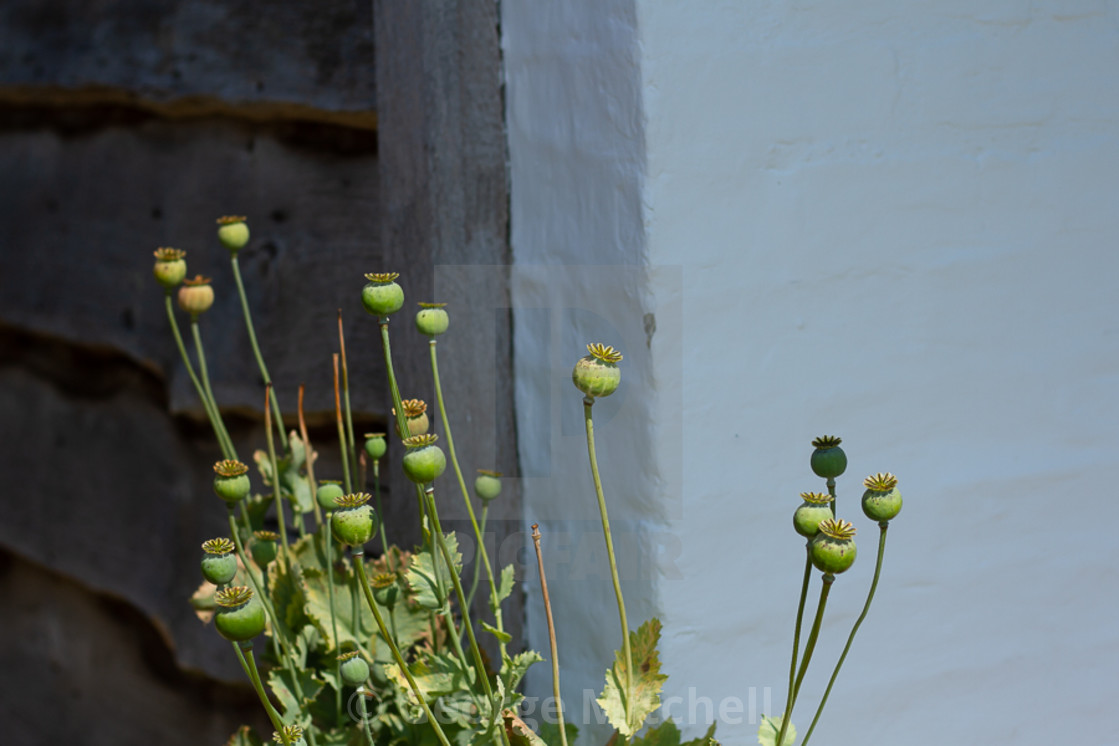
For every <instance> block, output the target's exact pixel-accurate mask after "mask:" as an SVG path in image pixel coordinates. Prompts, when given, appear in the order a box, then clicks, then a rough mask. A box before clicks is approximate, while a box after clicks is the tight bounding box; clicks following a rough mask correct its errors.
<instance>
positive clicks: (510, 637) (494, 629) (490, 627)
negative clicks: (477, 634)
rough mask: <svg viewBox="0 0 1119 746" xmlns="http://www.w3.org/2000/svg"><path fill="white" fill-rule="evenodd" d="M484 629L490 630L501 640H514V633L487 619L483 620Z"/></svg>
mask: <svg viewBox="0 0 1119 746" xmlns="http://www.w3.org/2000/svg"><path fill="white" fill-rule="evenodd" d="M482 629H484V630H485V631H486V632H489V633H490V634H491V635H493V636H494V637H496V638H497V639H498V640H500V641H501V642H504V643H510V642H512V641H513V635H511V634H509V633H508V632H502V631H501V630H499V629H498V628H497V627H495V626H493V625H492V624H490V623H489V622H487V621H484V620H483V621H482Z"/></svg>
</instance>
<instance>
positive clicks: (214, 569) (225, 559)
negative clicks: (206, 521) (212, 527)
mask: <svg viewBox="0 0 1119 746" xmlns="http://www.w3.org/2000/svg"><path fill="white" fill-rule="evenodd" d="M233 549H234V546H233V542H232V541H230V540H229V539H226V538H221V539H210V540H209V541H205V542H202V551H203V552H205V554H203V555H202V577H204V578H206V580H208V581H210V582H211V583H213V584H214V585H225V584H226V583H229V582H230V581H231V580H233V578H234V576H236V575H237V557H236V556H234V554H233Z"/></svg>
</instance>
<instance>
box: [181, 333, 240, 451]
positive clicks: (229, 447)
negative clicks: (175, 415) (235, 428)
mask: <svg viewBox="0 0 1119 746" xmlns="http://www.w3.org/2000/svg"><path fill="white" fill-rule="evenodd" d="M190 334H191V336H192V337H194V352H195V355H196V356H197V357H198V373H199V375H200V376H201V378H202V388H203V389H204V390H205V392H206V400H207V401H208V402H209V404H210V410H211V411H212V412H213V413H214V424H215V425H216V426H217V429H218V432H217V436H218V441H219V442H220V443H221V450H222V453H225V454H233V455H232V456H228V455H227V456H226V458H237V452H236V451H234V450H233V441H232V440H231V439H230V437H229V431H228V430H226V429H225V423H224V422H223V421H222V419H221V410H220V409H218V400H217V399H216V398H215V397H214V391H213V389H211V388H210V370H209V366H207V365H206V351H205V348H204V347H203V346H202V332H201V331H200V329H199V327H198V317H197V316H195V315H192V316H191V317H190Z"/></svg>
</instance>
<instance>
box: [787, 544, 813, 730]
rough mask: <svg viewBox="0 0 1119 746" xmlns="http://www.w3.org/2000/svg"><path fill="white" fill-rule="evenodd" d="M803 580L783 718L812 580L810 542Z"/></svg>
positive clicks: (790, 698)
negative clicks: (805, 604)
mask: <svg viewBox="0 0 1119 746" xmlns="http://www.w3.org/2000/svg"><path fill="white" fill-rule="evenodd" d="M804 555H805V556H804V580H803V581H802V582H801V584H800V601H799V602H798V603H797V621H796V627H795V629H794V630H793V658H792V662H791V663H789V693H788V694H787V695H785V717H786V718H787V717H788V714H789V713H790V712H791V711H792V709H793V686H794V682H795V681H796V673H797V652H798V651H799V650H800V627H801V622H803V621H804V603H805V601H806V600H807V599H808V584H809V583H810V582H811V580H812V540H811V539H809V540H808V541H807V542H805V545H804Z"/></svg>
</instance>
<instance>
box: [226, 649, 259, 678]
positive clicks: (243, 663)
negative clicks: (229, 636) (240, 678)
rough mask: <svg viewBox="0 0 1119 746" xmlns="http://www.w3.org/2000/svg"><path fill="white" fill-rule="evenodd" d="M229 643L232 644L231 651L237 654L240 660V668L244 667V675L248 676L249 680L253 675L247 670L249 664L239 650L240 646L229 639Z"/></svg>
mask: <svg viewBox="0 0 1119 746" xmlns="http://www.w3.org/2000/svg"><path fill="white" fill-rule="evenodd" d="M229 644H230V645H232V646H233V652H234V653H236V654H237V660H239V661H241V668H242V669H244V671H245V675H246V676H248V677H249V681H252V678H253V675H252V674H251V673H250V672H249V664H248V661H246V660H245V654H244V653H242V652H241V646H240V645H238V644H237V643H235V642H233V641H232V640H230V641H229Z"/></svg>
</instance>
